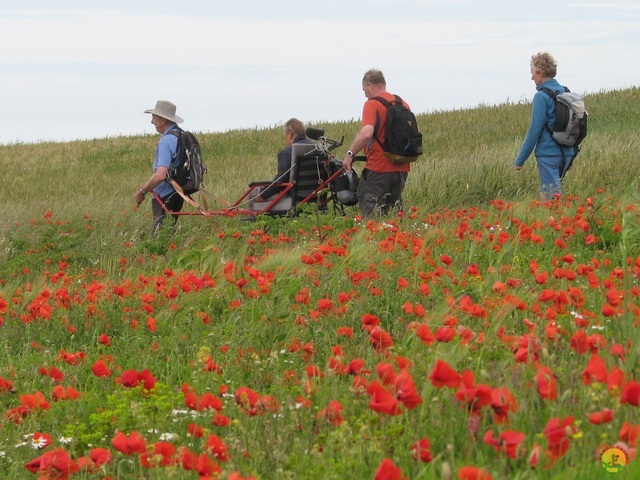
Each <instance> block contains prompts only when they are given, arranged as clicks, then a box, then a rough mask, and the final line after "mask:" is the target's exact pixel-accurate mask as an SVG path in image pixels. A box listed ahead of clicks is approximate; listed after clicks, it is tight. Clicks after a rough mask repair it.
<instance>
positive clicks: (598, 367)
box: [580, 355, 607, 385]
mask: <svg viewBox="0 0 640 480" xmlns="http://www.w3.org/2000/svg"><path fill="white" fill-rule="evenodd" d="M580 378H581V379H582V383H583V384H585V385H591V383H592V382H599V383H604V382H606V381H607V366H606V365H605V363H604V360H602V358H600V357H599V356H598V355H591V357H590V358H589V362H588V363H587V366H586V367H585V368H584V370H583V371H582V375H581V376H580Z"/></svg>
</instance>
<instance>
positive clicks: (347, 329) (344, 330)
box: [336, 327, 353, 338]
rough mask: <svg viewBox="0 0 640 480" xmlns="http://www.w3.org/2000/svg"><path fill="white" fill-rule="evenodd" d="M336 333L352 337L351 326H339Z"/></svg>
mask: <svg viewBox="0 0 640 480" xmlns="http://www.w3.org/2000/svg"><path fill="white" fill-rule="evenodd" d="M336 333H337V334H338V335H344V336H345V337H349V338H353V328H351V327H340V328H338V329H337V330H336Z"/></svg>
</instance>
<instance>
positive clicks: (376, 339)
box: [369, 325, 393, 350]
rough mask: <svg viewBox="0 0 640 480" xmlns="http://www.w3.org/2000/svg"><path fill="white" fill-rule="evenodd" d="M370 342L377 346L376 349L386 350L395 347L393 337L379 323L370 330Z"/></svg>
mask: <svg viewBox="0 0 640 480" xmlns="http://www.w3.org/2000/svg"><path fill="white" fill-rule="evenodd" d="M369 342H370V343H371V345H373V346H374V347H375V349H376V350H385V349H387V348H391V347H393V339H392V338H391V335H389V333H388V332H387V331H386V330H383V329H382V328H381V327H380V326H379V325H378V326H375V327H373V329H372V330H371V332H369Z"/></svg>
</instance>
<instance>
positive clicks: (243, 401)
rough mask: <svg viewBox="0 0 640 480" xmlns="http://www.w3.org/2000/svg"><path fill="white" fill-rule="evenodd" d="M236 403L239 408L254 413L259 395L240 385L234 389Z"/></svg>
mask: <svg viewBox="0 0 640 480" xmlns="http://www.w3.org/2000/svg"><path fill="white" fill-rule="evenodd" d="M235 397H236V403H237V404H238V405H240V408H242V410H243V411H244V412H245V413H248V414H249V415H256V414H257V410H256V407H257V405H258V401H259V400H260V395H259V394H258V393H257V392H254V391H253V390H251V389H250V388H248V387H240V388H238V389H237V390H236V394H235Z"/></svg>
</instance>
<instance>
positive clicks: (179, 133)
mask: <svg viewBox="0 0 640 480" xmlns="http://www.w3.org/2000/svg"><path fill="white" fill-rule="evenodd" d="M169 133H171V134H172V135H175V136H176V137H178V148H177V150H176V154H175V156H174V158H173V160H172V161H171V168H170V169H169V172H168V173H167V181H169V182H170V183H171V181H172V180H173V181H174V182H175V183H177V184H178V185H179V186H180V188H182V192H183V193H184V194H185V195H191V194H192V193H195V192H197V191H198V190H199V189H200V184H201V183H202V177H203V175H204V174H205V173H206V172H207V168H206V167H205V166H204V164H203V163H202V150H201V149H200V143H198V140H197V139H196V137H195V135H193V133H191V132H185V131H184V130H182V129H181V128H174V129H172V130H170V131H169Z"/></svg>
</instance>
